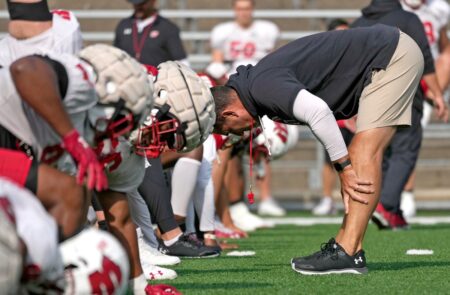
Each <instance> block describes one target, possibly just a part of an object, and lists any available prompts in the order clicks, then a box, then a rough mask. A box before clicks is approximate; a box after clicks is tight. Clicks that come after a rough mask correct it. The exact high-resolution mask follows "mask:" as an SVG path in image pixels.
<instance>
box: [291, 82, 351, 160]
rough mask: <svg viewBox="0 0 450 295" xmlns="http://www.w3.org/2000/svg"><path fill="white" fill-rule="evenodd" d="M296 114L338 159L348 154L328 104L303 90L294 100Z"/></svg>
mask: <svg viewBox="0 0 450 295" xmlns="http://www.w3.org/2000/svg"><path fill="white" fill-rule="evenodd" d="M293 113H294V116H295V117H296V118H297V120H299V121H301V122H305V123H306V124H308V125H309V127H310V128H311V131H312V132H313V133H314V135H315V136H316V137H317V139H318V140H319V141H320V142H321V143H322V145H323V146H324V147H325V149H326V150H327V152H328V155H329V156H330V159H331V161H336V160H337V159H340V158H342V157H344V156H346V155H347V154H348V152H347V147H346V146H345V142H344V139H343V138H342V134H341V131H340V130H339V127H338V124H337V122H336V119H335V118H334V116H333V113H332V112H331V110H330V108H329V107H328V105H327V104H326V103H325V102H324V101H323V100H322V99H320V98H319V97H317V96H315V95H314V94H311V93H310V92H309V91H307V90H305V89H303V90H301V91H300V92H299V93H298V95H297V98H296V99H295V102H294V109H293Z"/></svg>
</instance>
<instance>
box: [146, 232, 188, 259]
mask: <svg viewBox="0 0 450 295" xmlns="http://www.w3.org/2000/svg"><path fill="white" fill-rule="evenodd" d="M138 246H139V256H140V257H141V261H142V262H145V263H148V264H152V265H175V264H178V263H180V261H181V260H180V258H178V257H176V256H170V255H166V254H163V253H161V252H159V251H158V249H155V248H153V247H151V246H150V245H149V244H147V243H146V242H145V240H144V238H143V237H142V236H139V235H138Z"/></svg>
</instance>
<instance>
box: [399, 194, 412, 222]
mask: <svg viewBox="0 0 450 295" xmlns="http://www.w3.org/2000/svg"><path fill="white" fill-rule="evenodd" d="M400 209H401V210H402V212H403V217H405V218H406V219H408V218H411V217H414V216H416V201H415V199H414V193H412V192H406V191H403V192H402V196H401V200H400Z"/></svg>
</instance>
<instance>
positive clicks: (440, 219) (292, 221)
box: [263, 216, 450, 226]
mask: <svg viewBox="0 0 450 295" xmlns="http://www.w3.org/2000/svg"><path fill="white" fill-rule="evenodd" d="M263 219H264V221H267V222H271V223H273V224H275V225H301V226H310V225H317V224H341V222H342V217H288V218H263ZM408 223H409V224H421V225H434V224H439V223H450V216H448V217H447V216H427V217H412V218H409V219H408Z"/></svg>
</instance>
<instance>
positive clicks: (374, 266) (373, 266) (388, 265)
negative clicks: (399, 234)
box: [367, 261, 450, 272]
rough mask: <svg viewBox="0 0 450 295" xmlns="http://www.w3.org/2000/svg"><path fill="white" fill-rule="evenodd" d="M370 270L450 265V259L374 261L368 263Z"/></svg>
mask: <svg viewBox="0 0 450 295" xmlns="http://www.w3.org/2000/svg"><path fill="white" fill-rule="evenodd" d="M367 266H368V267H369V272H373V271H390V270H403V269H408V268H419V267H449V266H450V261H406V262H373V263H368V265H367Z"/></svg>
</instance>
